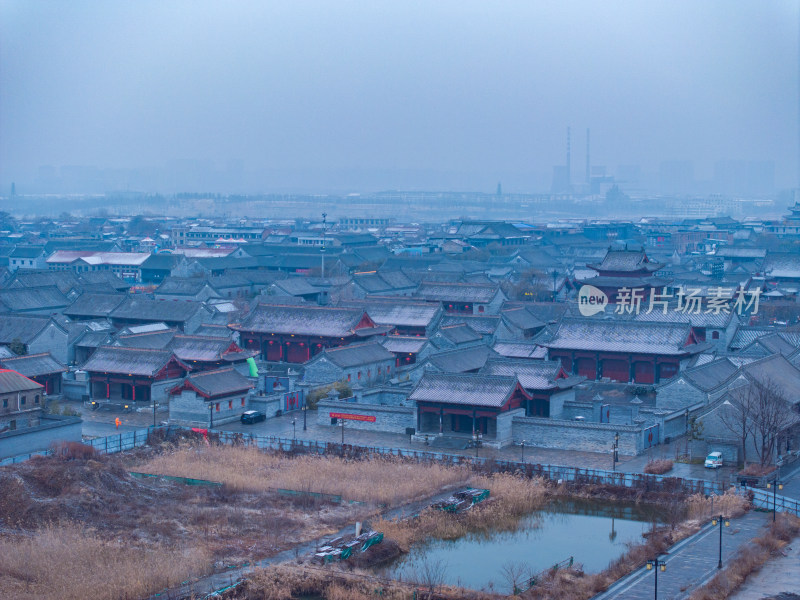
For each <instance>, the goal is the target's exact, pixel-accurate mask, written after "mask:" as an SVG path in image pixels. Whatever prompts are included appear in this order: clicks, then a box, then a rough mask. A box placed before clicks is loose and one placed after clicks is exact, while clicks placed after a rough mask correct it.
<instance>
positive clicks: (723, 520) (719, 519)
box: [711, 515, 731, 569]
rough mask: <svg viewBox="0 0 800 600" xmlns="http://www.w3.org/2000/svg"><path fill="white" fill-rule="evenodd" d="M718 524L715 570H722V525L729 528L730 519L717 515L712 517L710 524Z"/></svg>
mask: <svg viewBox="0 0 800 600" xmlns="http://www.w3.org/2000/svg"><path fill="white" fill-rule="evenodd" d="M717 523H719V563H717V568H718V569H721V568H722V524H723V523H725V527H730V526H731V522H730V519H727V518H726V517H723V516H722V515H719V516H718V517H714V518H713V519H711V524H712V525H716V524H717Z"/></svg>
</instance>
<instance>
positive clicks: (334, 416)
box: [329, 413, 375, 423]
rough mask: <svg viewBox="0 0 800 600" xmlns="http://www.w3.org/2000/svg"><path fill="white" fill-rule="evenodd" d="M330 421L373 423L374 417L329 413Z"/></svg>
mask: <svg viewBox="0 0 800 600" xmlns="http://www.w3.org/2000/svg"><path fill="white" fill-rule="evenodd" d="M329 414H330V416H331V419H348V420H350V421H368V422H369V423H374V422H375V417H371V416H369V415H351V414H348V413H329Z"/></svg>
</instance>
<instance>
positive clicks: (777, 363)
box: [742, 354, 800, 404]
mask: <svg viewBox="0 0 800 600" xmlns="http://www.w3.org/2000/svg"><path fill="white" fill-rule="evenodd" d="M742 372H743V373H744V374H745V375H746V376H747V378H748V379H750V380H751V381H756V382H758V383H761V384H762V385H770V384H772V385H775V386H777V388H778V389H780V390H781V392H782V394H783V395H784V397H785V398H786V400H788V401H789V402H791V403H792V404H797V403H798V402H800V369H798V368H797V367H795V366H794V365H793V364H792V363H790V362H789V361H788V360H787V359H786V357H785V356H783V355H781V354H773V355H772V356H768V357H766V358H762V359H760V360H756V361H754V362H751V363H750V364H747V365H744V366H742Z"/></svg>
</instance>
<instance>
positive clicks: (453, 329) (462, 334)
mask: <svg viewBox="0 0 800 600" xmlns="http://www.w3.org/2000/svg"><path fill="white" fill-rule="evenodd" d="M438 333H441V334H442V335H443V336H444V337H445V338H447V339H448V340H450V341H451V342H453V343H454V344H468V343H470V342H477V341H480V340H482V339H483V338H482V336H481V335H480V334H479V333H477V332H476V331H475V330H474V329H472V328H471V327H470V326H469V325H467V324H465V323H457V324H455V325H447V326H443V327H440V328H439V332H438Z"/></svg>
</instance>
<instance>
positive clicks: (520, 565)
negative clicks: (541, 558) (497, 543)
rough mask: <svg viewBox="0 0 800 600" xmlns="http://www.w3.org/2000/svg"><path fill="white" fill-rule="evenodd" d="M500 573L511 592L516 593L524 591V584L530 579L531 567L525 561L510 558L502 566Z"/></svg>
mask: <svg viewBox="0 0 800 600" xmlns="http://www.w3.org/2000/svg"><path fill="white" fill-rule="evenodd" d="M500 574H501V575H502V576H503V579H505V581H506V584H507V585H508V588H509V589H510V590H511V594H512V595H516V594H518V593H520V592H522V591H524V589H523V584H525V583H526V582H528V581H529V580H530V578H531V569H530V566H528V565H527V564H525V563H524V562H520V561H515V560H510V561H508V562H506V563H504V564H503V566H502V567H501V568H500Z"/></svg>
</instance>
